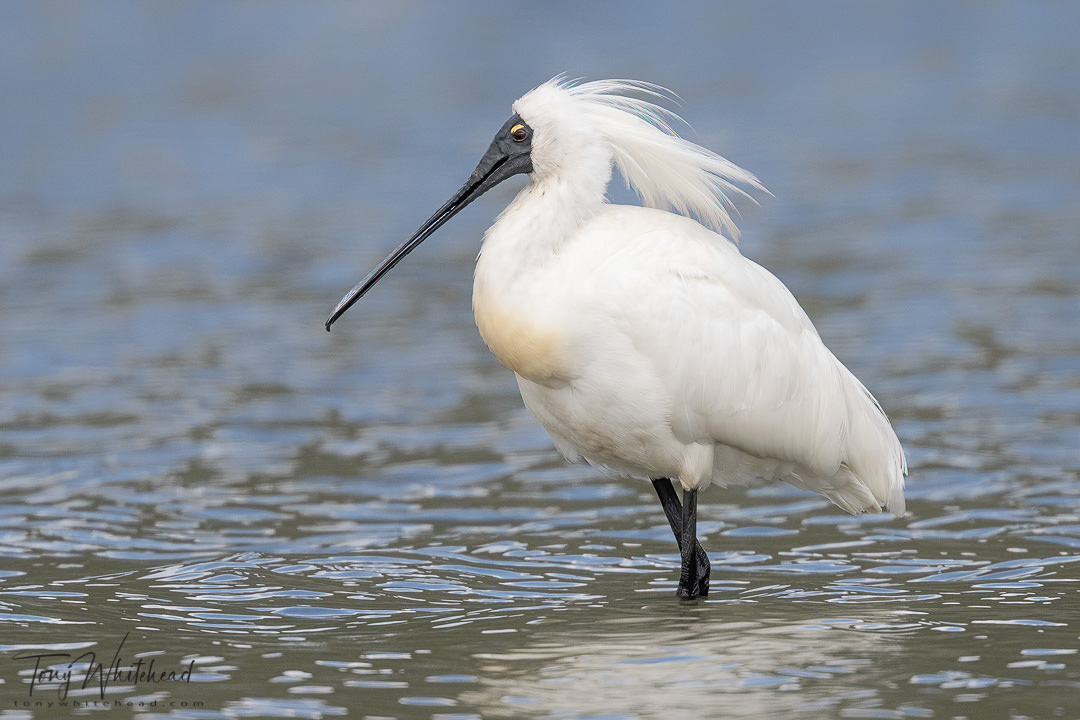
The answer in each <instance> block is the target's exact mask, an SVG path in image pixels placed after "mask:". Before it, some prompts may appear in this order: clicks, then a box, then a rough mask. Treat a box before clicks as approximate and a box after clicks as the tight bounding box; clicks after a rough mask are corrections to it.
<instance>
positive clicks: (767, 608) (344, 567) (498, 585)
mask: <svg viewBox="0 0 1080 720" xmlns="http://www.w3.org/2000/svg"><path fill="white" fill-rule="evenodd" d="M511 11H512V12H511ZM1078 25H1080V13H1078V12H1077V11H1076V10H1075V9H1074V8H1073V6H1071V5H1067V4H1045V5H1044V4H1039V3H1034V4H1020V3H1016V4H1004V5H1002V4H988V5H982V4H980V5H975V4H971V5H968V4H948V5H944V6H942V5H939V4H931V3H921V4H904V5H899V4H897V5H879V4H870V5H865V4H856V3H852V4H845V3H826V4H815V5H813V6H809V5H807V6H795V5H790V6H789V5H772V4H759V5H754V6H752V7H748V6H746V5H738V6H726V5H722V4H721V5H717V4H715V3H667V4H663V9H662V10H661V9H659V6H657V7H654V6H653V5H652V4H643V5H640V6H637V5H633V4H631V5H621V6H620V10H619V12H618V13H613V12H612V8H611V7H607V6H604V5H602V4H587V5H583V6H582V7H580V8H577V7H574V6H569V5H567V6H551V7H549V6H547V5H543V6H541V5H539V4H538V5H525V6H519V7H515V6H513V5H512V4H511V5H507V4H506V3H476V4H469V5H460V6H459V5H455V4H441V3H386V4H383V5H375V4H333V5H329V4H318V5H309V4H301V3H296V4H283V3H258V4H249V3H224V4H222V3H172V2H165V3H150V4H115V3H82V4H49V3H9V4H5V5H4V6H3V7H2V8H0V95H2V97H3V98H4V100H3V106H4V109H3V111H2V112H0V158H2V159H0V338H2V339H0V718H51V717H56V716H63V715H64V714H68V713H70V714H91V713H106V715H104V716H107V717H128V716H139V717H147V716H169V717H176V718H235V717H300V718H323V717H336V716H349V717H356V718H363V717H369V718H402V719H406V718H432V719H438V720H465V719H474V718H559V719H563V718H567V719H569V718H595V719H600V718H604V719H616V718H617V719H619V720H622V719H636V718H671V717H681V716H690V717H740V718H763V717H807V718H814V717H822V718H834V717H850V718H907V717H913V718H998V717H1001V718H1005V717H1011V718H1033V717H1039V718H1043V717H1045V718H1051V717H1055V718H1056V717H1065V718H1080V657H1078V649H1080V610H1078V608H1080V451H1078V449H1077V448H1078V445H1080V433H1078V427H1080V322H1078V319H1080V290H1078V289H1077V288H1078V280H1080V203H1078V202H1077V199H1078V198H1080V169H1078V168H1080V82H1078V78H1080V50H1078V48H1080V45H1078V44H1077V43H1076V39H1075V28H1076V27H1077V26H1078ZM564 71H565V72H567V73H568V74H569V75H571V76H578V75H581V76H588V77H592V78H596V77H610V76H616V77H618V76H624V77H637V78H642V79H647V80H652V81H656V82H660V83H662V84H665V85H668V86H670V87H672V88H673V89H675V90H676V91H677V92H679V94H680V95H681V96H682V98H683V100H684V106H683V108H682V112H683V114H684V115H685V116H686V117H687V119H688V120H689V121H690V122H691V124H692V126H693V128H694V129H693V130H688V131H687V132H688V134H689V135H690V136H691V137H692V138H694V139H696V140H698V141H700V142H702V143H704V144H707V145H709V146H710V147H712V148H714V149H716V150H718V151H720V152H723V153H724V154H725V155H727V156H728V157H730V158H731V159H732V160H734V161H736V162H738V163H740V164H741V165H743V166H745V167H747V168H749V169H751V170H752V171H754V172H755V173H757V174H758V175H759V176H760V177H761V178H762V179H763V181H764V182H765V183H766V184H767V185H768V186H769V187H770V189H771V190H772V191H773V193H774V194H775V197H767V196H766V197H761V198H759V199H760V201H761V207H760V208H756V207H754V206H753V205H746V206H745V207H744V208H743V217H742V222H741V225H742V227H743V231H744V241H743V249H744V252H745V253H746V254H748V255H749V256H751V257H753V258H754V259H756V260H758V261H760V262H762V263H763V264H765V265H767V266H768V267H770V268H771V269H773V270H774V272H776V273H777V274H778V275H779V276H780V277H781V278H782V279H783V280H784V282H785V283H786V284H787V285H788V286H789V287H790V288H792V290H793V291H794V292H795V293H796V295H797V296H798V297H799V298H800V300H801V301H802V302H803V304H804V306H805V307H806V308H807V310H808V312H809V313H810V315H811V316H812V317H813V318H814V321H815V323H816V324H817V326H818V328H819V330H820V331H821V333H822V335H823V336H824V337H825V339H826V341H827V342H828V343H829V345H830V346H831V347H832V348H833V350H834V351H835V352H836V354H837V355H838V356H840V357H841V358H842V359H843V360H844V361H845V363H847V364H848V365H849V367H851V368H852V369H853V370H854V371H855V372H856V373H857V374H858V375H859V376H860V378H862V379H863V380H864V381H865V383H866V384H867V385H868V386H869V387H871V388H872V389H873V390H874V392H875V394H877V396H878V397H879V399H880V400H881V401H882V403H883V405H885V407H886V408H887V410H888V411H889V413H890V416H891V417H892V418H893V420H894V424H895V426H896V428H897V431H898V433H899V435H900V437H901V439H902V441H903V442H904V445H905V447H906V448H907V451H908V455H909V458H910V461H911V477H910V479H909V487H908V498H909V510H910V512H909V513H908V515H907V516H905V517H904V518H902V519H893V518H891V517H889V516H871V517H860V518H853V517H849V516H846V515H844V514H842V513H841V512H839V511H838V510H836V509H835V508H833V507H832V506H830V505H829V504H828V503H827V502H826V501H825V500H823V499H821V498H819V497H817V496H814V495H808V494H806V493H803V492H800V491H798V490H795V489H793V488H790V487H787V486H784V485H759V486H752V487H746V488H734V489H728V490H721V489H710V490H709V491H707V492H706V493H704V495H703V497H702V499H701V503H702V505H701V508H700V515H701V521H700V528H699V530H700V533H701V535H702V542H703V544H704V545H705V547H706V548H707V549H708V550H709V551H710V555H711V557H712V562H713V592H712V594H711V595H710V597H709V598H708V600H707V601H705V602H699V603H696V604H691V605H686V604H681V603H679V602H678V601H677V600H676V599H675V598H674V589H675V583H676V579H677V574H678V556H677V554H676V549H675V545H674V543H673V542H672V539H671V534H670V531H669V530H668V528H667V524H666V522H665V521H664V518H663V515H662V513H661V511H660V508H659V505H658V503H657V502H656V499H655V496H654V495H653V492H652V489H651V487H650V486H649V485H648V484H646V483H640V484H635V483H634V482H631V481H625V480H616V479H611V478H607V477H603V476H601V475H598V474H597V473H596V472H594V471H593V470H591V469H589V468H587V467H580V466H568V465H565V464H564V463H563V462H562V460H561V459H560V458H559V457H558V456H557V455H556V453H555V451H554V449H553V448H552V446H551V444H550V441H549V440H548V438H547V437H546V435H545V434H544V433H543V431H542V430H541V429H540V428H539V426H538V425H537V424H536V423H535V422H534V421H533V420H532V419H531V418H530V417H529V416H528V414H527V412H526V411H525V410H524V408H523V407H522V405H521V401H520V399H519V397H518V395H517V388H516V385H515V383H514V381H513V377H512V375H511V374H510V373H509V371H506V370H504V369H502V368H501V367H500V366H498V364H497V363H496V361H495V360H494V359H493V358H492V357H491V356H490V355H489V354H488V352H487V350H486V348H484V346H483V344H482V342H481V341H480V339H479V337H478V335H477V333H476V330H475V328H474V327H473V324H472V317H471V311H470V307H469V305H470V303H469V294H470V290H471V263H472V259H473V257H474V256H475V253H476V250H477V247H478V242H479V235H480V233H481V232H482V230H483V228H484V227H485V226H486V224H487V223H489V222H490V221H491V219H492V218H493V217H494V215H495V214H496V213H497V212H498V210H499V209H500V208H501V207H502V205H503V204H505V203H506V202H507V201H508V199H509V198H510V197H511V195H512V194H513V192H514V190H515V189H516V187H518V186H519V185H520V183H518V185H515V184H514V183H513V182H510V183H508V185H514V187H507V188H500V190H498V191H495V192H493V193H491V194H490V197H485V198H484V200H482V201H480V202H478V203H476V204H475V205H474V206H472V207H470V208H469V210H468V211H467V212H465V213H463V214H462V215H461V216H459V217H457V218H455V220H454V221H453V222H452V223H450V224H449V225H448V226H447V227H445V228H444V229H443V230H441V231H440V232H439V233H438V234H437V235H436V237H435V238H434V239H432V240H431V241H429V242H428V243H426V244H425V245H424V247H423V248H422V249H421V250H420V251H418V252H417V253H415V254H414V255H413V256H411V257H410V258H409V260H408V261H407V262H406V263H403V264H402V265H401V266H400V267H399V268H398V269H397V270H396V271H395V272H394V273H393V274H392V275H391V276H390V277H389V278H388V279H387V280H386V281H384V283H382V284H380V286H379V288H378V289H377V291H375V292H373V293H372V294H371V295H370V296H369V297H367V298H365V299H364V301H363V302H362V303H361V304H360V305H358V306H357V307H356V308H355V309H354V310H352V311H351V312H350V313H349V315H347V316H346V317H345V319H344V320H343V321H342V322H341V323H339V325H338V326H336V327H335V332H334V333H333V334H332V335H327V334H326V333H325V332H324V331H323V329H322V322H323V319H324V318H325V316H326V313H327V311H328V310H329V308H330V307H331V306H332V305H333V303H334V302H335V301H336V300H337V299H338V297H340V295H341V293H342V292H343V291H344V290H346V289H348V288H349V287H350V286H351V284H352V283H353V282H355V281H356V280H357V279H358V278H359V277H360V275H362V274H363V273H364V272H365V271H366V270H367V269H368V268H370V267H371V266H372V265H373V264H374V263H375V262H376V261H378V260H379V259H381V258H382V256H383V254H384V253H385V252H386V251H387V250H388V249H389V248H391V247H393V246H395V245H396V244H397V243H398V242H400V241H401V240H402V239H403V238H404V237H405V236H406V235H407V234H408V233H409V232H410V231H411V230H412V229H413V228H414V227H415V226H416V225H417V224H419V222H420V221H421V220H422V219H423V218H425V217H427V215H428V214H429V213H430V212H431V211H432V210H434V209H435V208H436V207H438V205H439V204H441V203H442V201H443V200H445V197H446V196H448V195H449V193H450V192H451V191H452V190H453V189H455V188H456V187H457V186H458V184H459V183H460V182H461V180H462V179H463V178H464V177H465V175H466V174H467V173H468V172H469V170H471V168H472V167H473V165H474V163H475V162H476V160H477V158H478V157H479V155H480V153H481V152H482V151H483V149H484V148H485V147H486V145H487V142H488V141H489V139H490V137H491V135H492V134H493V133H494V132H495V130H496V129H498V127H499V126H500V125H501V124H502V122H503V121H504V120H505V117H506V116H507V115H508V113H509V105H510V103H511V101H512V100H513V99H514V98H515V97H517V96H518V95H520V94H521V93H522V92H524V91H525V90H527V89H528V88H530V87H531V86H533V85H535V84H537V83H538V82H541V81H543V80H545V79H547V78H548V77H550V76H552V75H554V74H556V73H559V72H564ZM620 193H622V190H621V189H618V188H614V187H613V194H614V195H615V197H616V198H618V199H625V194H620ZM140 672H141V674H140ZM170 673H171V674H170ZM84 686H85V687H84ZM50 703H51V704H52V707H50ZM61 704H62V705H61ZM58 706H60V707H63V708H64V709H63V710H62V711H59V712H58V710H57V709H56V708H57V707H58ZM97 716H99V717H100V716H102V715H97Z"/></svg>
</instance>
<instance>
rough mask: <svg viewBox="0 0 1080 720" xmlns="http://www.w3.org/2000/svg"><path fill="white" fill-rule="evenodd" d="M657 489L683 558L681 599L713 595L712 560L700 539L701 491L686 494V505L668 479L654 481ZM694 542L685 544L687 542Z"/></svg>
mask: <svg viewBox="0 0 1080 720" xmlns="http://www.w3.org/2000/svg"><path fill="white" fill-rule="evenodd" d="M653 488H655V489H656V495H657V496H658V497H659V498H660V505H661V506H662V507H663V508H664V515H665V516H666V517H667V521H668V525H670V526H671V532H672V533H673V534H674V535H675V542H677V543H678V544H679V554H680V555H681V556H682V572H681V575H680V577H679V590H678V595H679V597H681V598H687V599H689V598H695V597H699V596H700V597H706V596H707V595H708V594H709V556H708V555H706V554H705V550H704V549H702V547H701V543H699V542H698V539H697V491H696V490H691V491H688V492H684V493H683V497H684V498H685V500H686V504H685V505H684V504H683V503H680V502H679V496H678V495H676V494H675V488H674V487H673V486H672V484H671V481H670V480H668V479H666V478H661V479H659V480H653ZM684 537H686V538H690V540H691V541H692V542H687V543H684V542H683V538H684Z"/></svg>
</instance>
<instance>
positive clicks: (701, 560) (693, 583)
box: [675, 539, 711, 600]
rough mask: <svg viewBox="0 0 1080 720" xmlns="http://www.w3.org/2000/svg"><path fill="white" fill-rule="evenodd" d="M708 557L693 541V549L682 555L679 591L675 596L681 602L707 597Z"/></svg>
mask: <svg viewBox="0 0 1080 720" xmlns="http://www.w3.org/2000/svg"><path fill="white" fill-rule="evenodd" d="M710 569H711V566H710V564H709V556H708V555H706V554H705V550H704V549H702V547H701V545H700V544H699V543H698V542H697V540H696V539H695V540H694V548H693V550H692V551H691V552H690V553H689V558H688V557H687V555H683V562H682V571H681V572H680V574H679V589H678V590H676V591H675V594H676V595H678V596H679V598H681V599H683V600H694V599H695V598H699V597H708V596H709V571H710Z"/></svg>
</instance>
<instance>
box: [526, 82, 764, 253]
mask: <svg viewBox="0 0 1080 720" xmlns="http://www.w3.org/2000/svg"><path fill="white" fill-rule="evenodd" d="M545 86H546V87H547V88H551V89H555V88H557V89H561V90H563V91H564V92H566V93H568V94H569V95H570V97H571V98H573V99H574V100H575V101H576V102H575V104H576V105H578V106H579V109H580V110H581V112H582V113H583V114H584V115H585V116H587V117H588V118H589V119H590V120H591V121H592V122H593V123H594V125H595V127H596V129H597V130H598V131H599V133H600V135H601V137H602V139H603V141H604V143H605V144H606V145H607V146H608V147H609V148H610V150H611V153H612V159H613V161H614V164H615V167H616V168H618V170H619V172H620V173H621V174H622V176H623V178H624V179H625V180H626V183H627V185H628V186H629V187H630V188H632V189H633V190H634V191H635V192H636V193H637V194H638V196H639V197H640V198H641V200H642V202H643V203H644V204H645V205H646V206H648V207H653V208H658V209H662V210H667V209H671V210H674V211H675V212H678V213H681V214H683V215H690V216H693V217H695V218H697V219H698V220H699V221H701V222H702V223H703V224H705V225H708V226H710V227H712V228H713V229H715V230H717V231H718V232H724V233H726V234H727V235H728V236H729V237H730V238H731V239H732V240H737V239H738V237H739V231H738V228H737V227H736V225H735V222H734V220H732V217H731V213H732V212H736V210H735V206H734V204H733V203H732V201H731V196H732V195H742V196H744V197H747V198H749V199H751V200H753V198H752V197H750V195H748V194H747V192H746V191H745V190H744V189H743V188H742V187H740V186H746V187H750V188H754V189H757V190H761V191H763V192H768V190H766V189H765V187H764V186H763V185H762V184H761V183H760V182H759V181H758V179H757V178H756V177H754V175H753V174H751V173H750V172H748V171H746V170H744V169H742V168H740V167H739V166H738V165H735V164H734V163H732V162H730V161H728V160H727V159H725V158H723V157H721V156H719V155H717V154H716V153H714V152H712V151H711V150H707V149H705V148H703V147H701V146H700V145H696V144H694V143H692V142H690V141H688V140H685V139H683V138H681V137H679V135H678V134H677V133H676V132H675V131H674V130H673V129H672V127H671V123H672V122H681V123H684V121H683V120H682V118H680V117H679V116H678V115H677V114H675V113H674V112H672V111H670V110H668V109H666V108H664V107H661V106H660V105H658V104H656V103H655V102H652V101H651V100H646V99H642V98H641V97H634V96H633V95H632V94H631V93H633V94H636V95H644V96H646V97H650V98H655V99H661V100H668V101H672V102H675V101H676V100H677V98H676V96H675V95H674V94H673V93H672V92H670V91H669V90H667V89H665V88H663V87H661V86H659V85H653V84H651V83H644V82H638V81H634V80H596V81H593V82H585V83H579V84H575V83H570V82H565V81H563V80H562V78H555V79H553V80H550V81H548V82H547V83H545V85H544V86H541V87H545ZM684 124H685V123H684Z"/></svg>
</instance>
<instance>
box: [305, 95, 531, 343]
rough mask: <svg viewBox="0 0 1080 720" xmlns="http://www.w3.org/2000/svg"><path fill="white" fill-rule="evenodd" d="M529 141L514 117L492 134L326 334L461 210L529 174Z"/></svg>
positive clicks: (341, 306) (342, 305) (344, 301)
mask: <svg viewBox="0 0 1080 720" xmlns="http://www.w3.org/2000/svg"><path fill="white" fill-rule="evenodd" d="M532 138H533V130H532V128H531V127H529V125H528V124H527V123H526V122H525V121H524V120H522V119H521V116H520V115H518V114H517V113H514V115H513V116H512V117H511V118H510V119H509V120H507V121H506V124H505V125H503V126H502V128H500V129H499V132H497V133H496V134H495V139H494V140H492V141H491V146H490V147H488V149H487V152H486V153H484V157H482V158H480V163H479V164H478V165H477V166H476V169H475V170H473V171H472V175H470V176H469V179H468V180H466V181H465V184H464V185H462V186H461V189H459V190H458V191H457V192H456V193H454V196H453V197H452V198H450V199H449V200H448V201H446V204H445V205H443V206H442V207H441V208H439V209H438V210H437V211H436V212H435V214H434V215H432V216H431V217H430V218H428V219H427V221H426V222H425V223H424V224H423V225H421V226H420V228H419V229H418V230H417V231H416V232H415V233H413V234H412V236H411V237H409V239H408V240H406V241H405V242H404V243H402V244H401V246H400V247H399V248H398V249H396V250H394V252H392V253H390V255H388V256H387V257H386V259H385V260H383V261H382V262H381V263H379V265H378V266H377V267H376V268H375V269H374V270H372V271H371V272H370V273H369V274H368V276H367V277H366V278H364V279H363V280H361V281H360V282H359V283H357V284H356V286H355V287H354V288H353V289H352V290H350V291H349V292H348V293H346V295H345V297H343V298H341V302H339V303H338V304H337V307H335V308H334V311H333V312H332V313H330V317H328V318H327V319H326V330H327V331H328V332H329V330H330V326H331V325H333V324H334V321H335V320H337V319H338V318H339V317H341V315H342V314H343V313H344V312H345V311H346V310H348V309H349V308H350V307H352V305H353V303H355V302H356V301H357V300H359V299H360V298H362V297H363V296H364V293H366V292H367V291H368V290H370V289H371V288H372V286H374V285H375V283H377V282H379V280H381V279H382V277H383V276H384V275H386V273H388V272H390V269H391V268H393V267H394V266H395V265H397V264H398V262H399V261H400V260H401V259H402V258H403V257H405V256H406V255H408V254H409V253H411V252H412V251H413V250H415V249H416V247H417V246H418V245H420V243H422V242H424V240H426V239H427V238H428V237H429V236H430V235H431V234H432V233H433V232H435V231H436V230H438V229H439V228H440V227H442V225H443V223H445V222H446V221H447V220H449V219H450V218H452V217H453V216H454V215H456V214H457V213H458V212H459V211H460V210H461V209H462V208H464V207H465V206H466V205H468V204H469V203H471V202H472V201H473V200H475V199H476V198H478V197H480V196H481V195H483V194H484V193H486V192H487V191H488V190H490V189H491V188H493V187H495V186H496V185H498V184H499V183H501V182H502V181H503V180H505V179H507V178H509V177H513V176H514V175H519V174H521V173H531V172H532V169H533V166H532Z"/></svg>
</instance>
